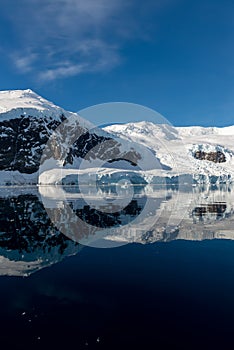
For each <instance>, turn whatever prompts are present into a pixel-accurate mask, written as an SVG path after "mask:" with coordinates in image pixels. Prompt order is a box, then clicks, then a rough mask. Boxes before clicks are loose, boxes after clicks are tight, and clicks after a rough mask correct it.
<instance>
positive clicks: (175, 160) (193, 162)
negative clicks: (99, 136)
mask: <svg viewBox="0 0 234 350" xmlns="http://www.w3.org/2000/svg"><path fill="white" fill-rule="evenodd" d="M105 130H106V131H108V132H112V133H115V134H116V135H118V136H119V137H123V138H125V139H126V140H130V141H134V142H138V143H140V144H143V145H144V146H146V147H148V148H149V149H151V150H152V151H153V152H154V154H155V155H156V157H157V158H158V159H159V161H160V162H161V163H162V164H164V165H166V166H168V167H170V168H171V170H170V171H164V176H166V177H172V176H180V175H184V174H190V175H191V176H192V177H193V179H196V181H195V182H197V181H201V182H204V181H205V182H210V181H211V178H212V177H213V180H212V181H214V182H216V181H219V180H218V179H220V181H226V179H229V180H231V181H234V142H233V138H234V126H228V127H223V128H218V127H200V126H191V127H174V126H172V125H163V124H154V123H152V122H146V121H145V122H140V123H128V124H115V125H110V126H107V127H106V128H105ZM196 151H201V152H207V153H209V152H220V153H221V154H222V155H223V159H225V162H222V163H219V162H216V163H215V162H213V161H210V160H207V159H205V160H204V159H202V160H201V159H197V158H196V157H195V152H196ZM208 158H209V157H208ZM158 175H159V174H157V172H154V173H153V172H152V176H151V181H153V177H154V176H158ZM147 178H150V174H147ZM199 178H200V180H199Z"/></svg>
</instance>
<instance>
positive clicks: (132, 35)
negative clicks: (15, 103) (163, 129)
mask: <svg viewBox="0 0 234 350" xmlns="http://www.w3.org/2000/svg"><path fill="white" fill-rule="evenodd" d="M0 76H1V80H0V89H1V90H5V89H26V88H31V89H32V90H34V91H35V92H37V93H38V94H40V95H42V96H43V97H45V98H47V99H49V100H51V101H53V102H55V103H56V104H58V105H60V106H62V107H64V108H65V109H68V110H72V111H79V110H81V109H84V108H86V107H89V106H92V105H94V104H99V103H105V102H116V101H121V102H130V103H137V104H142V105H144V106H146V107H149V108H152V109H154V110H156V111H158V112H159V113H161V114H162V115H163V116H164V117H166V118H167V119H168V120H169V121H170V122H171V123H172V124H174V125H204V126H208V125H216V126H223V125H231V124H234V98H233V97H234V3H233V1H228V0H223V1H222V0H219V1H218V0H196V1H192V0H159V1H157V0H144V1H140V0H56V1H53V0H50V1H49V0H20V1H19V0H1V2H0ZM91 119H92V118H91ZM117 119H118V120H108V117H106V116H103V118H102V117H101V116H100V119H98V120H96V119H95V118H94V120H92V121H93V122H95V123H96V124H103V123H108V122H127V121H128V120H126V117H125V116H119V118H117ZM136 119H137V118H136ZM132 120H134V117H133V118H132Z"/></svg>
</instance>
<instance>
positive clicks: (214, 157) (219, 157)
mask: <svg viewBox="0 0 234 350" xmlns="http://www.w3.org/2000/svg"><path fill="white" fill-rule="evenodd" d="M193 156H194V158H196V159H199V160H209V161H211V162H214V163H224V162H226V157H225V154H224V153H223V152H221V151H217V152H204V151H196V152H195V153H194V155H193Z"/></svg>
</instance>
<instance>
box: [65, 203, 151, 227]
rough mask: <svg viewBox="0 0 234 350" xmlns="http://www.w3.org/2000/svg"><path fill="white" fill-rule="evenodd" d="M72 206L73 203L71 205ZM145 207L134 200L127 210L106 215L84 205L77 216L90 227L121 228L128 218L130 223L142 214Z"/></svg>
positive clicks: (77, 210)
mask: <svg viewBox="0 0 234 350" xmlns="http://www.w3.org/2000/svg"><path fill="white" fill-rule="evenodd" d="M71 206H72V203H71ZM143 207H144V203H143V205H142V204H141V203H139V201H137V200H136V199H133V200H132V201H131V202H130V203H129V204H128V205H127V206H126V207H125V208H123V209H121V210H120V211H117V208H116V211H114V208H113V212H112V213H105V212H102V211H101V210H97V209H95V208H91V207H90V206H89V205H83V206H82V207H81V208H79V209H76V210H75V213H76V215H77V216H78V217H79V218H80V219H81V220H82V221H84V222H86V223H87V224H89V225H93V226H96V227H102V228H108V227H115V226H120V225H122V224H123V223H125V222H126V218H127V217H128V222H130V221H131V220H133V219H134V218H135V217H136V216H138V215H139V214H140V212H141V211H142V209H143Z"/></svg>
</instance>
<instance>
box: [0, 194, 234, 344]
mask: <svg viewBox="0 0 234 350" xmlns="http://www.w3.org/2000/svg"><path fill="white" fill-rule="evenodd" d="M28 192H30V193H25V192H24V191H22V190H21V191H20V193H19V191H18V190H17V191H16V190H11V191H10V190H6V189H4V190H2V192H1V198H0V228H1V233H0V274H1V276H0V288H1V289H0V290H1V292H0V293H1V294H0V295H1V299H0V307H1V313H0V327H1V332H0V342H1V347H2V348H5V347H6V348H8V349H56V348H58V349H60V348H65V347H66V348H69V347H72V348H74V349H132V348H135V347H138V348H139V346H140V348H142V349H166V348H171V349H198V348H199V349H213V348H220V349H232V348H233V329H234V241H232V227H233V230H234V226H232V219H233V218H232V217H233V209H232V203H233V204H234V201H232V198H233V196H232V191H231V190H228V189H225V190H223V189H213V190H211V189H200V190H197V189H195V190H194V191H193V193H192V196H191V197H192V200H190V202H189V205H188V208H187V214H186V215H185V217H184V221H183V222H180V223H178V222H177V226H176V228H174V230H172V229H171V228H170V230H164V231H163V230H161V225H163V223H165V220H164V219H165V217H164V216H163V214H162V213H161V214H160V218H159V220H158V221H157V223H156V224H155V226H154V227H153V228H152V230H151V231H150V232H151V234H149V232H148V234H147V235H146V234H141V233H140V236H139V235H138V236H134V240H135V241H134V240H132V241H133V243H129V244H126V245H123V246H120V247H118V248H113V249H97V248H93V247H88V246H83V245H81V244H79V243H78V242H74V241H72V240H70V239H69V238H68V237H66V236H65V235H63V234H62V233H60V232H59V231H58V230H57V229H56V228H55V227H54V226H53V225H52V224H51V222H50V219H49V217H48V215H47V212H46V211H45V209H44V206H43V204H42V202H41V200H40V196H38V194H37V192H36V190H33V191H28ZM177 194H178V193H177V192H176V191H173V190H168V189H167V193H166V197H165V198H164V200H163V201H162V202H163V204H164V205H165V206H166V208H164V209H165V211H166V212H167V211H168V210H169V209H168V208H172V201H173V198H174V197H175V195H177ZM187 197H188V195H185V194H184V193H181V197H180V198H179V201H177V209H178V206H182V208H184V203H183V199H184V198H187ZM153 198H154V200H155V201H156V203H157V204H158V203H159V198H162V193H161V191H155V193H154V196H153ZM170 201H171V202H170ZM143 202H144V201H143ZM143 202H142V196H140V199H139V200H137V205H136V203H135V202H134V204H132V205H133V207H131V208H130V209H128V210H127V212H126V210H125V211H124V216H125V217H126V216H127V215H130V216H131V217H132V218H133V217H134V215H135V216H136V215H138V214H139V212H140V211H139V210H138V211H136V207H138V206H139V207H141V205H142V203H143ZM170 203H171V204H170ZM178 203H179V204H178ZM73 205H74V201H73ZM168 205H169V207H167V206H168ZM78 207H79V206H78V204H76V208H78ZM149 208H150V213H151V216H152V215H156V214H155V212H153V210H152V206H151V205H150V206H149ZM157 208H158V207H157ZM199 208H201V209H199ZM204 208H205V209H204ZM76 210H78V209H76ZM87 210H89V208H87V207H86V211H87ZM156 211H157V210H156ZM178 213H180V211H179V209H178ZM114 217H115V218H116V215H115V216H114ZM118 219H119V217H118ZM122 219H123V218H122V216H121V220H122ZM105 220H106V218H105ZM105 220H104V223H105V222H106V221H105ZM102 225H104V224H103V221H102ZM108 225H109V221H108ZM170 225H171V224H170ZM164 226H165V225H164ZM225 228H226V230H225ZM157 229H158V231H157ZM159 229H160V230H159ZM156 231H157V232H156ZM155 232H156V233H155ZM159 232H160V233H161V235H159ZM224 238H226V239H224ZM150 242H151V243H150Z"/></svg>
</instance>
